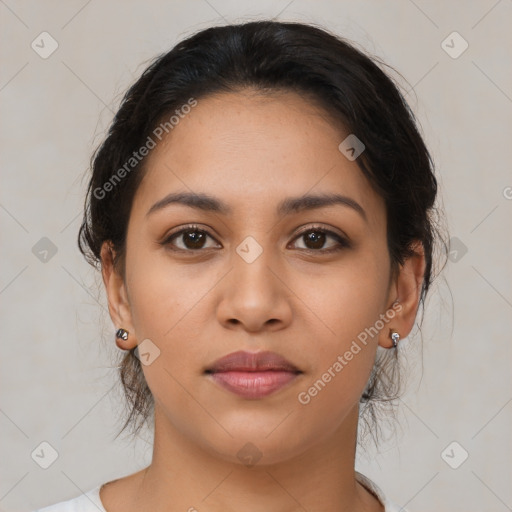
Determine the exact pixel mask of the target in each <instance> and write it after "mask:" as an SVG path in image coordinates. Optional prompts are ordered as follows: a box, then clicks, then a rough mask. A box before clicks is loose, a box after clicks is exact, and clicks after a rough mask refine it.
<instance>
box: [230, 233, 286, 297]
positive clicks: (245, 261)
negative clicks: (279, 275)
mask: <svg viewBox="0 0 512 512" xmlns="http://www.w3.org/2000/svg"><path fill="white" fill-rule="evenodd" d="M258 239H259V240H260V241H258ZM260 242H261V243H260ZM272 251H273V249H272V247H271V246H270V243H268V237H265V239H264V234H260V235H249V236H247V237H245V238H244V239H243V240H242V242H241V243H240V244H239V245H238V246H237V247H236V249H235V254H234V255H233V272H234V276H233V277H234V280H235V283H237V288H239V289H240V290H241V291H243V293H244V294H248V295H249V296H250V295H251V292H253V293H265V294H269V293H270V294H271V295H273V289H274V288H275V286H276V283H275V282H274V279H275V276H274V274H273V272H272V271H271V267H272V264H273V263H274V262H275V258H274V254H273V252H272ZM268 298H269V297H267V300H268Z"/></svg>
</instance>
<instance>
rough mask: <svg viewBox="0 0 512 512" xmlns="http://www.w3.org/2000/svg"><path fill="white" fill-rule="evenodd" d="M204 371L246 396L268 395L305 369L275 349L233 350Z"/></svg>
mask: <svg viewBox="0 0 512 512" xmlns="http://www.w3.org/2000/svg"><path fill="white" fill-rule="evenodd" d="M205 373H206V374H207V375H208V376H209V378H210V379H211V380H212V381H213V382H215V383H216V384H218V385H220V386H221V387H222V388H224V389H226V390H228V391H231V392H232V393H235V394H236V395H239V396H241V397H244V398H250V399H258V398H263V397H265V396H268V395H270V394H272V393H274V392H276V391H278V390H280V389H281V388H283V387H285V386H286V385H287V384H288V383H290V382H291V381H293V380H294V379H295V378H296V377H297V376H298V375H299V374H301V373H302V372H301V371H300V370H299V369H298V368H297V367H296V366H295V365H293V364H292V363H291V362H290V361H288V360H287V359H285V358H284V357H282V356H280V355H279V354H276V353H275V352H256V353H252V352H246V351H239V352H233V353H232V354H229V355H227V356H225V357H222V358H221V359H218V360H217V361H216V362H215V363H214V364H213V365H212V366H211V367H209V368H208V369H207V370H206V371H205Z"/></svg>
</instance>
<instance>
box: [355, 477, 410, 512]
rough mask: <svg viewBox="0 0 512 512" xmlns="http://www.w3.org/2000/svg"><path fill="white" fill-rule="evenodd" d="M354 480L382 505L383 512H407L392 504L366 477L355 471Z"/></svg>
mask: <svg viewBox="0 0 512 512" xmlns="http://www.w3.org/2000/svg"><path fill="white" fill-rule="evenodd" d="M356 480H357V481H358V482H359V483H360V484H361V485H363V486H364V487H366V488H367V489H368V490H369V491H370V492H371V493H372V494H373V495H374V496H376V497H377V499H378V500H379V501H380V502H381V503H382V506H383V507H384V512H407V509H405V508H403V507H401V506H399V505H397V504H396V503H393V502H392V501H391V500H390V499H389V498H388V497H387V496H386V495H385V494H384V491H383V490H382V489H381V488H380V487H379V486H378V485H377V484H376V483H375V482H373V481H372V480H370V479H369V478H368V477H367V476H365V475H363V474H362V473H359V472H358V471H356Z"/></svg>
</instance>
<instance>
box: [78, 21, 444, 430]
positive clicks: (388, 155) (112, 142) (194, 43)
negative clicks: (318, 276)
mask: <svg viewBox="0 0 512 512" xmlns="http://www.w3.org/2000/svg"><path fill="white" fill-rule="evenodd" d="M377 63H379V64H381V65H382V63H380V62H379V61H378V59H376V58H370V57H368V56H367V55H365V53H363V51H361V50H358V49H356V48H355V46H354V45H353V44H351V43H349V42H348V41H346V40H344V39H343V38H341V37H338V36H336V35H334V34H331V33H329V32H328V31H326V30H324V29H321V28H318V27H316V26H313V25H306V24H302V23H287V22H277V21H256V22H249V23H242V24H232V25H226V26H219V27H213V28H208V29H206V30H202V31H200V32H198V33H196V34H194V35H193V36H191V37H189V38H187V39H185V40H184V41H182V42H180V43H178V44H177V45H176V46H175V47H174V48H173V49H172V50H170V51H169V52H168V53H165V54H164V55H161V56H159V57H157V58H156V59H155V60H154V61H153V62H152V63H151V64H150V65H149V67H147V69H146V70H145V71H144V72H143V73H142V75H141V76H140V78H139V79H138V80H137V81H136V82H135V83H134V84H133V85H132V86H131V87H130V88H129V90H128V91H127V93H126V95H125V96H124V98H123V100H122V103H121V106H120V108H119V110H118V112H117V114H116V115H115V118H114V120H113V122H112V124H111V126H110V129H109V132H108V135H107V137H106V139H105V140H104V142H103V143H102V144H101V146H100V147H99V148H98V149H97V151H96V153H95V155H93V159H92V165H91V167H92V176H91V178H90V182H89V186H88V191H87V196H86V200H85V211H84V218H83V223H82V225H81V227H80V232H79V237H78V244H79V248H80V251H81V252H82V254H83V255H84V256H85V258H86V259H87V260H88V261H89V262H90V263H91V264H93V265H94V266H97V265H98V264H100V263H101V259H100V251H101V246H102V243H103V242H104V241H107V240H110V241H111V242H112V245H113V249H114V251H115V265H116V269H117V270H118V271H119V272H120V273H121V275H124V256H125V241H126V232H127V226H128V219H129V214H130V209H131V205H132V201H133V197H134V194H135V192H136V190H137V187H138V186H139V184H140V181H141V179H142V177H143V175H144V163H145V159H141V161H140V162H134V163H133V166H132V168H130V169H129V172H125V173H122V174H123V179H121V180H118V181H116V182H115V183H114V182H112V179H113V178H114V175H115V174H116V173H118V176H119V172H118V171H119V170H120V169H122V168H123V166H124V168H125V170H126V162H128V161H130V158H133V152H134V151H136V150H137V149H138V148H140V147H142V146H143V145H144V143H145V142H146V141H147V140H148V137H150V136H151V134H152V133H154V130H155V128H156V127H157V126H158V125H159V124H160V123H161V122H162V120H163V119H166V118H169V116H171V115H172V114H173V113H174V112H176V110H177V109H180V108H181V107H182V106H183V105H185V104H187V102H189V100H190V98H195V99H197V100H200V99H201V98H204V97H206V96H207V95H210V94H214V93H220V92H236V91H238V90H240V89H243V88H247V87H250V88H252V89H255V90H257V91H262V92H263V91H293V92H296V93H298V94H300V95H301V96H303V97H305V98H308V99H309V98H313V99H314V100H315V101H316V102H317V103H318V104H319V105H320V106H321V107H323V109H324V110H325V112H326V113H327V115H328V116H330V117H331V118H332V119H335V120H338V121H339V122H340V123H342V125H343V126H344V127H345V128H346V130H348V132H349V133H353V134H355V135H356V136H357V138H358V139H359V140H361V141H362V142H363V143H364V145H365V150H364V152H363V153H362V154H361V155H360V156H359V158H357V164H358V165H359V167H360V169H361V171H362V172H363V173H364V175H365V176H366V177H367V178H368V180H369V182H370V184H371V186H372V187H374V189H375V190H376V191H377V192H378V193H379V194H380V195H381V196H382V197H383V198H384V200H385V203H386V213H387V225H388V232H387V242H388V248H389V253H390V257H391V261H392V266H393V269H394V270H396V269H397V268H398V266H399V265H400V264H403V262H404V261H405V259H406V258H407V257H409V256H411V255H412V254H413V250H412V247H411V245H412V243H413V242H414V241H420V242H421V244H422V245H423V248H424V253H425V259H426V271H425V275H424V281H423V286H422V290H421V298H420V304H423V301H424V298H425V295H426V293H427V291H428V289H429V286H430V284H431V281H432V278H433V255H434V245H435V241H436V238H437V235H438V231H437V229H436V223H435V222H434V213H435V211H437V210H436V209H434V203H435V199H436V193H437V181H436V178H435V175H434V166H433V162H432V159H431V157H430V154H429V152H428V150H427V148H426V146H425V144H424V141H423V139H422V137H421V135H420V133H419V130H418V128H417V123H416V120H415V117H414V115H413V113H412V111H411V109H410V107H409V106H408V104H407V102H406V101H405V99H404V97H403V96H402V94H401V93H400V91H399V87H398V85H396V84H395V82H394V80H392V79H391V78H390V77H389V76H388V75H387V74H386V73H385V72H384V71H383V70H382V69H381V67H380V66H379V65H378V64H377ZM109 182H110V183H111V184H112V185H113V186H109V187H106V186H105V184H106V183H109ZM135 350H136V348H134V349H132V350H131V351H129V352H127V353H126V354H125V355H124V358H123V360H122V362H121V368H120V377H121V382H122V384H123V388H124V392H125V395H126V399H127V403H128V404H129V406H130V410H129V415H128V417H127V419H126V423H125V424H124V426H123V428H122V430H121V431H123V430H124V429H125V428H126V427H127V426H128V425H132V427H133V429H134V432H135V433H136V432H138V431H139V430H140V428H141V427H142V425H143V424H144V423H145V422H146V421H147V420H148V419H149V418H150V417H151V418H152V414H151V412H152V408H153V406H154V403H153V397H152V394H151V392H150V390H149V388H148V386H147V384H146V381H145V378H144V375H143V372H142V368H141V364H140V361H139V359H138V358H137V357H136V355H135ZM385 352H386V354H385V355H383V356H382V357H378V358H377V360H376V363H375V366H374V368H373V371H372V373H371V376H370V379H369V381H368V385H367V387H366V389H365V391H364V393H363V395H362V396H361V400H360V402H361V404H363V405H364V406H365V407H364V409H365V410H366V411H367V413H368V415H367V418H370V419H372V420H374V419H375V409H374V407H373V405H374V404H375V403H376V402H379V401H380V402H386V401H389V400H391V399H393V398H395V397H396V396H397V391H398V386H399V378H398V377H399V375H398V365H397V364H396V363H397V361H396V356H395V355H394V354H396V351H394V350H387V351H385Z"/></svg>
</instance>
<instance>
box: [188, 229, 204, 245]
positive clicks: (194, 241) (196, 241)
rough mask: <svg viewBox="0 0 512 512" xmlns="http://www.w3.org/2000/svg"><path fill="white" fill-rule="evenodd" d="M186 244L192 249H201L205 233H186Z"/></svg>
mask: <svg viewBox="0 0 512 512" xmlns="http://www.w3.org/2000/svg"><path fill="white" fill-rule="evenodd" d="M185 236H186V242H185V245H187V247H189V248H192V249H198V248H200V247H201V245H202V242H204V233H199V232H198V231H187V232H186V233H185ZM187 241H190V242H191V244H188V243H187Z"/></svg>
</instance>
